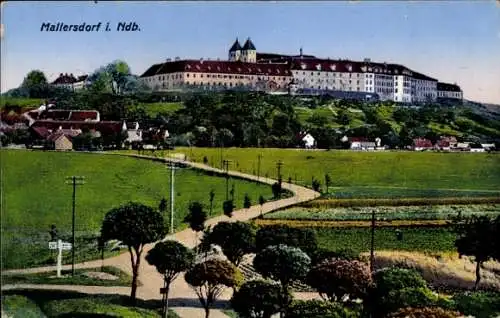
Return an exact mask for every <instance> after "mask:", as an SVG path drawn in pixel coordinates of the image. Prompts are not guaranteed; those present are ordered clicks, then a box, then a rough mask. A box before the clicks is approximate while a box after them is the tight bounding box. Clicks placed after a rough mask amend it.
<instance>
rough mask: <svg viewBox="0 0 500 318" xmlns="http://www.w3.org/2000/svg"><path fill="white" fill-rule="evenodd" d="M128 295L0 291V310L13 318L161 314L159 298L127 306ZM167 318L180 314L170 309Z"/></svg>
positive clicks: (151, 317) (153, 316)
mask: <svg viewBox="0 0 500 318" xmlns="http://www.w3.org/2000/svg"><path fill="white" fill-rule="evenodd" d="M128 300H129V297H128V296H120V295H99V294H96V295H87V294H81V293H77V292H72V291H59V290H45V291H44V290H17V291H5V292H3V293H2V310H3V311H5V313H6V314H7V315H8V316H9V317H12V318H35V317H36V318H45V317H48V318H51V317H123V318H142V317H148V318H156V317H161V316H160V314H159V310H158V308H160V302H159V301H142V300H138V303H137V306H136V307H131V306H130V305H128V303H127V302H128ZM168 317H169V318H177V317H179V316H178V315H177V314H175V312H173V311H172V310H169V314H168Z"/></svg>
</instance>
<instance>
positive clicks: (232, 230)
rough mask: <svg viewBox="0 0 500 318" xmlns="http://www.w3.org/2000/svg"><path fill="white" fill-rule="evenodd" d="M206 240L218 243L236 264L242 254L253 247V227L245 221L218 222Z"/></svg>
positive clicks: (238, 262) (228, 257) (250, 250)
mask: <svg viewBox="0 0 500 318" xmlns="http://www.w3.org/2000/svg"><path fill="white" fill-rule="evenodd" d="M206 240H207V242H210V244H216V245H219V246H220V247H221V248H222V252H223V253H224V255H226V257H227V259H228V260H229V261H230V262H231V263H233V264H234V265H236V266H238V265H239V264H240V262H241V260H242V258H243V256H244V255H245V254H248V253H251V252H253V250H254V249H255V229H254V228H253V227H252V225H251V224H249V223H245V222H239V221H238V222H219V223H217V224H216V225H215V226H214V227H213V229H212V231H211V232H210V233H208V235H207V237H206Z"/></svg>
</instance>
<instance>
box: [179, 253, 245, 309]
mask: <svg viewBox="0 0 500 318" xmlns="http://www.w3.org/2000/svg"><path fill="white" fill-rule="evenodd" d="M184 278H185V279H186V282H187V283H188V284H189V285H190V286H191V287H192V288H193V290H194V291H195V293H196V295H197V296H198V299H199V300H200V303H201V304H202V306H203V308H204V309H205V318H208V317H209V315H210V308H211V307H212V305H213V304H214V303H215V302H216V301H217V298H219V296H220V295H221V293H222V292H223V291H224V289H225V288H226V287H230V288H235V287H237V286H239V285H240V284H241V282H242V281H243V276H242V274H241V273H240V271H239V270H238V269H237V268H236V266H234V265H233V264H231V263H230V262H228V261H223V260H219V259H210V260H207V261H205V262H203V263H198V264H196V265H194V266H193V267H191V268H190V269H189V270H188V271H187V272H186V274H185V275H184Z"/></svg>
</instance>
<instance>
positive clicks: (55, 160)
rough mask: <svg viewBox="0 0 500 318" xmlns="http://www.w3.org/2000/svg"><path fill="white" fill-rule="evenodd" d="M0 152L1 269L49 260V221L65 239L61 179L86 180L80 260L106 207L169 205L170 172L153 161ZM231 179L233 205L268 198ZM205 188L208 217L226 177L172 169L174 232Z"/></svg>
mask: <svg viewBox="0 0 500 318" xmlns="http://www.w3.org/2000/svg"><path fill="white" fill-rule="evenodd" d="M0 155H1V169H2V184H3V198H2V199H3V200H2V268H18V267H30V266H36V265H40V264H46V263H49V264H53V260H54V255H53V253H52V252H51V251H50V250H49V249H48V246H47V242H48V240H49V235H48V230H49V227H50V225H51V224H56V226H57V227H58V229H59V232H60V233H61V234H63V235H66V237H68V234H69V233H70V231H71V203H72V187H71V186H70V185H67V184H65V177H66V176H71V175H78V176H85V177H86V179H85V184H84V185H83V186H79V187H78V188H77V194H76V232H77V251H78V248H79V245H80V246H81V248H80V251H81V254H79V255H77V257H78V259H79V260H83V259H89V258H96V257H99V256H100V255H99V254H98V253H97V250H95V249H92V248H90V249H85V246H87V245H88V244H90V243H93V244H95V243H96V242H95V239H93V238H95V236H96V235H97V234H98V232H99V229H100V226H101V222H102V220H103V217H104V215H105V214H106V212H107V211H109V210H110V209H111V208H113V207H116V206H118V205H120V204H123V203H126V202H127V201H138V202H141V203H144V204H148V205H151V206H154V207H157V206H158V204H159V202H160V200H161V198H163V197H165V198H166V199H167V200H168V202H170V196H169V195H170V186H169V184H170V179H169V176H170V171H169V170H168V169H167V168H166V167H165V165H164V164H162V163H159V162H152V161H148V160H143V159H135V158H126V157H121V156H111V155H100V154H84V153H56V152H34V151H4V150H2V151H0ZM233 183H234V185H235V195H234V196H235V205H236V206H237V208H241V207H242V206H243V198H244V195H245V193H248V194H249V195H250V197H251V200H252V202H253V203H255V202H257V200H258V197H259V195H263V196H264V197H265V198H266V199H268V200H270V199H271V198H272V191H271V188H270V186H268V185H262V184H258V183H256V182H249V181H243V180H239V179H230V186H231V184H233ZM211 189H214V191H215V200H214V208H213V215H220V214H222V201H223V200H225V193H226V181H225V179H224V178H220V177H213V176H209V175H206V174H204V173H203V172H201V171H197V170H193V169H180V170H177V171H176V173H175V217H174V224H175V228H176V229H177V230H179V229H182V228H185V227H186V225H185V224H183V223H182V219H183V218H184V216H185V215H186V214H187V212H188V208H187V207H188V205H189V203H190V202H191V201H200V202H201V203H203V204H204V205H205V206H206V210H207V213H208V212H209V192H210V190H211ZM168 215H169V213H167V216H166V219H167V221H168ZM84 245H85V246H84ZM90 245H92V244H90ZM66 254H70V253H66ZM35 255H36V256H35ZM64 260H65V262H67V261H68V260H69V255H65V256H64Z"/></svg>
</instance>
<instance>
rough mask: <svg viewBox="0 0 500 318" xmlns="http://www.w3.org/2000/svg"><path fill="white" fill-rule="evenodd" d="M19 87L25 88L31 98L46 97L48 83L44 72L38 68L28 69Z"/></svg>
mask: <svg viewBox="0 0 500 318" xmlns="http://www.w3.org/2000/svg"><path fill="white" fill-rule="evenodd" d="M21 89H23V90H25V91H26V92H27V93H28V96H29V97H31V98H44V97H47V93H48V83H47V78H46V77H45V74H44V73H43V72H42V71H40V70H33V71H30V72H29V73H28V74H27V75H26V77H25V78H24V80H23V82H22V84H21Z"/></svg>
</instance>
